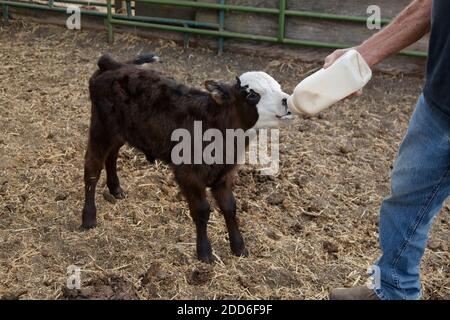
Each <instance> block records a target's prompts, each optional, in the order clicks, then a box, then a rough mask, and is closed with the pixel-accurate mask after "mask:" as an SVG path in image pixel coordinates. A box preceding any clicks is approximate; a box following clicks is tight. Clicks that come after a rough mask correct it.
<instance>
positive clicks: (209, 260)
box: [197, 254, 216, 264]
mask: <svg viewBox="0 0 450 320" xmlns="http://www.w3.org/2000/svg"><path fill="white" fill-rule="evenodd" d="M197 257H198V260H200V261H201V262H204V263H208V264H211V263H213V262H214V261H215V260H216V259H215V258H214V256H213V255H212V254H206V255H197Z"/></svg>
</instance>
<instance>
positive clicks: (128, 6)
mask: <svg viewBox="0 0 450 320" xmlns="http://www.w3.org/2000/svg"><path fill="white" fill-rule="evenodd" d="M132 15H133V12H132V10H131V0H127V17H131V16H132Z"/></svg>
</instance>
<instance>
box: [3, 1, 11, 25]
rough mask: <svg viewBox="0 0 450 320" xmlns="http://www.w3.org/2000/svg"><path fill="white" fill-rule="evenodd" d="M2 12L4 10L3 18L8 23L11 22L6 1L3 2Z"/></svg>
mask: <svg viewBox="0 0 450 320" xmlns="http://www.w3.org/2000/svg"><path fill="white" fill-rule="evenodd" d="M2 12H3V20H4V21H5V22H6V23H7V22H9V12H8V5H7V4H6V3H2Z"/></svg>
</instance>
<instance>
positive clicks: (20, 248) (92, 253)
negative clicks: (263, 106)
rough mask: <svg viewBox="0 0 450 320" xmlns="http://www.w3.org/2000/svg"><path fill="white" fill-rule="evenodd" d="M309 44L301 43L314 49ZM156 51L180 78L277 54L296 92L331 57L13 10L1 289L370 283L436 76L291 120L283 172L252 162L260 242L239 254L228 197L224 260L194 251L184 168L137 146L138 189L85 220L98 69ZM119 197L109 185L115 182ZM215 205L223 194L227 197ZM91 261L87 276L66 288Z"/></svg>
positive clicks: (440, 231)
mask: <svg viewBox="0 0 450 320" xmlns="http://www.w3.org/2000/svg"><path fill="white" fill-rule="evenodd" d="M299 50H300V49H299ZM106 51H109V52H112V53H113V54H115V55H116V56H119V57H121V58H125V57H127V58H128V57H132V56H134V55H136V54H137V53H140V52H148V51H154V52H156V53H158V54H159V55H160V56H161V57H162V58H163V59H164V61H165V62H164V63H162V64H158V65H154V68H157V69H159V70H161V71H163V72H165V73H166V74H169V75H172V76H173V77H175V78H176V79H178V80H179V81H181V82H184V83H188V84H191V85H194V86H201V85H202V83H203V82H204V81H205V80H207V79H223V80H230V81H231V80H233V79H234V77H235V75H237V74H240V73H243V72H245V71H248V70H264V71H266V72H268V73H270V74H271V75H273V76H274V77H275V78H276V79H277V80H279V81H280V83H281V84H282V86H283V88H284V89H285V91H286V92H291V90H292V89H293V88H294V86H295V85H296V84H297V83H298V82H299V81H300V80H301V79H302V78H304V77H305V76H306V74H307V73H308V71H310V70H313V69H314V68H317V67H318V66H317V65H308V64H299V63H295V62H294V61H284V60H270V59H265V58H264V57H255V56H251V55H240V54H231V53H225V54H224V55H223V56H222V57H220V58H219V57H217V56H216V54H215V52H213V51H209V50H206V49H201V48H196V49H183V48H181V47H179V46H177V45H176V44H175V43H172V42H168V41H161V40H153V41H151V40H148V39H140V38H137V37H135V36H133V35H131V34H116V42H115V44H114V45H111V46H110V45H108V44H107V43H106V41H105V34H104V33H103V32H94V31H86V30H84V31H81V32H80V31H69V30H66V29H63V28H60V27H53V26H44V25H36V24H29V23H24V22H21V21H13V22H11V23H10V24H9V25H5V24H0V61H1V64H0V117H1V118H0V119H1V126H0V156H1V158H0V297H3V298H12V299H14V298H21V299H68V298H69V299H72V298H80V299H83V298H105V299H121V298H126V299H128V298H129V299H160V298H162V299H183V298H184V299H190V298H193V299H324V298H327V295H328V291H329V289H330V288H333V287H336V286H352V285H357V284H363V283H364V282H365V279H366V275H365V272H366V269H367V267H368V266H369V265H370V264H371V262H372V261H373V260H374V259H376V258H377V256H378V255H379V253H380V251H379V247H378V233H377V225H378V208H379V205H380V202H381V200H382V199H383V198H384V197H385V196H387V195H388V194H389V172H390V169H391V167H392V164H393V160H394V158H395V153H396V151H397V149H398V146H399V143H400V142H401V138H402V136H403V134H404V133H405V130H406V126H407V122H408V119H409V117H410V115H411V112H412V110H413V107H414V104H415V101H416V99H417V97H418V94H419V92H420V89H421V86H422V79H418V78H406V77H401V76H387V75H381V74H377V75H376V76H375V77H374V79H373V81H372V82H371V83H370V85H369V86H368V88H367V89H366V90H365V94H364V96H363V97H361V98H358V99H353V100H348V101H345V102H341V103H339V104H337V105H335V106H334V107H332V108H331V109H329V110H327V111H325V112H323V113H321V114H320V115H319V116H318V117H311V118H308V117H297V119H296V120H294V121H293V122H292V123H291V124H290V125H289V126H285V127H283V128H282V130H281V134H280V139H281V147H280V148H281V150H280V152H281V164H280V166H281V168H280V175H279V176H277V177H274V178H271V177H265V176H262V175H260V174H259V171H258V170H256V168H254V167H252V166H251V165H245V166H243V167H242V168H241V170H240V172H239V177H238V179H237V181H236V188H235V194H236V197H237V201H238V212H239V213H238V214H239V217H240V223H241V229H242V232H243V235H244V238H245V240H246V243H247V247H248V249H249V251H250V256H249V257H247V258H237V257H234V256H232V255H231V253H230V250H229V246H228V240H227V234H226V229H225V223H224V221H223V218H222V216H221V215H220V213H219V212H218V211H217V210H216V209H215V210H214V212H213V213H212V218H211V221H210V226H209V233H210V237H211V242H212V246H213V250H214V253H215V255H216V258H217V262H216V263H214V264H212V265H206V264H202V263H200V262H198V261H197V259H196V257H195V244H194V243H195V232H194V227H193V223H192V222H191V219H190V216H189V213H188V209H187V206H186V203H185V202H184V201H183V200H181V198H180V196H179V194H178V188H177V186H176V184H175V183H174V182H173V180H172V177H171V173H170V170H169V169H168V167H167V166H166V165H164V164H162V163H157V164H156V165H152V166H151V165H149V164H148V163H147V161H146V160H145V157H144V156H143V154H141V153H140V152H138V151H136V150H133V149H131V148H123V149H122V151H121V154H120V160H119V176H120V178H121V181H122V186H123V187H124V188H125V191H126V193H127V197H126V199H124V200H121V201H112V200H110V199H109V201H107V199H105V197H104V196H102V193H103V191H104V190H105V179H104V175H103V176H102V179H101V181H100V185H99V188H98V194H97V206H98V219H99V226H98V227H97V228H96V229H93V230H90V231H88V232H82V231H80V229H79V226H80V218H81V217H80V216H81V208H82V201H83V184H82V180H83V179H82V176H83V155H84V150H85V145H86V138H87V129H88V124H89V100H88V90H87V82H88V78H89V77H90V75H91V74H92V73H93V72H94V70H95V69H96V61H97V59H98V57H99V56H100V55H101V53H103V52H106ZM106 198H107V197H106ZM214 208H215V206H214ZM449 212H450V207H449V206H448V205H446V206H445V208H444V209H443V211H442V213H441V214H440V215H439V216H438V218H437V219H436V221H435V224H434V227H433V230H432V232H431V237H430V241H429V245H428V248H427V250H426V253H425V257H424V259H423V264H422V280H423V290H424V298H425V299H449V298H450V280H449V279H450V276H449V275H450V266H449V265H450V263H449V262H450V253H449V234H450V232H449V231H450V230H449V229H450V217H449ZM70 265H76V266H79V267H80V268H81V280H82V288H81V290H78V291H76V290H75V291H74V290H68V289H67V288H66V282H67V274H66V272H67V267H68V266H70Z"/></svg>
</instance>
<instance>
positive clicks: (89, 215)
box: [81, 208, 97, 230]
mask: <svg viewBox="0 0 450 320" xmlns="http://www.w3.org/2000/svg"><path fill="white" fill-rule="evenodd" d="M96 226H97V210H95V209H89V208H84V209H83V214H82V216H81V228H82V229H84V230H88V229H92V228H95V227H96Z"/></svg>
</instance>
